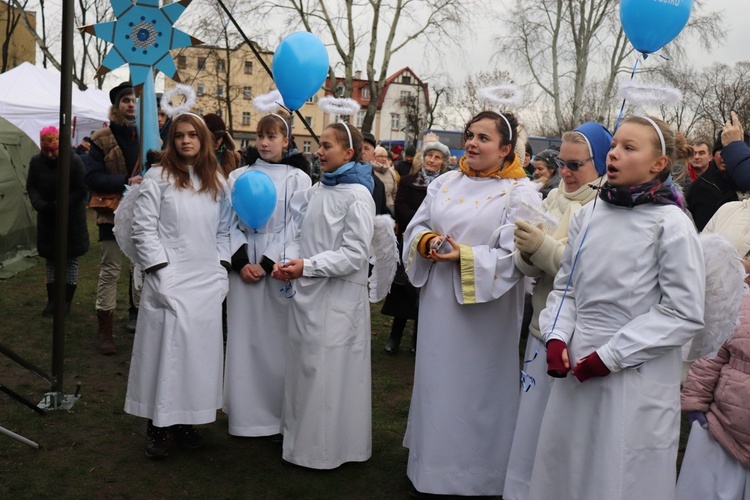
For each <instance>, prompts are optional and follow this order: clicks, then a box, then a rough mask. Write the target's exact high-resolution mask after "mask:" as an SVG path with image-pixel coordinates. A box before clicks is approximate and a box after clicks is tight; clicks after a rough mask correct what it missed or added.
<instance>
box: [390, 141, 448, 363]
mask: <svg viewBox="0 0 750 500" xmlns="http://www.w3.org/2000/svg"><path fill="white" fill-rule="evenodd" d="M422 156H423V158H424V161H423V165H422V168H420V170H419V171H418V172H417V173H414V174H410V175H407V176H405V177H403V178H402V179H401V182H400V183H399V185H398V192H397V193H396V225H397V227H398V244H399V251H400V252H403V235H404V230H405V229H406V228H407V226H408V225H409V222H411V219H412V217H414V214H415V213H417V210H418V209H419V207H420V206H421V205H422V201H423V200H424V199H425V196H427V188H428V187H429V185H430V183H431V182H432V181H434V180H435V179H437V178H438V176H439V175H440V174H442V173H443V172H445V171H446V170H447V169H448V158H449V157H450V150H449V149H448V146H446V145H445V144H442V143H440V142H439V141H435V142H428V143H426V144H425V145H424V147H423V149H422ZM381 313H382V314H385V315H386V316H393V323H392V325H391V334H390V337H389V338H388V342H387V343H386V344H385V352H387V353H388V354H396V353H397V352H398V348H399V346H400V344H401V337H402V336H403V334H404V328H406V321H407V320H409V319H412V320H414V334H413V335H412V339H411V352H412V353H414V352H416V349H417V326H418V325H417V323H418V321H417V320H418V315H419V290H417V289H416V288H415V287H414V285H412V284H411V282H410V281H409V277H408V276H407V275H406V271H405V270H404V265H403V262H399V264H398V270H397V271H396V278H395V279H394V281H393V285H391V291H390V292H389V293H388V296H387V297H386V298H385V303H384V304H383V310H382V311H381Z"/></svg>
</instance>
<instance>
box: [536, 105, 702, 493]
mask: <svg viewBox="0 0 750 500" xmlns="http://www.w3.org/2000/svg"><path fill="white" fill-rule="evenodd" d="M677 149H679V148H678V146H677V145H676V144H675V134H674V132H673V131H672V130H671V129H670V128H669V127H668V126H667V125H666V124H665V123H664V122H663V121H661V120H659V119H658V118H653V117H645V116H631V117H628V118H626V119H624V120H623V122H622V124H621V125H620V128H619V129H618V130H617V132H616V133H615V135H614V138H613V139H612V144H611V147H610V150H609V153H608V155H607V171H606V173H607V182H606V183H605V184H604V186H602V187H601V188H599V198H600V199H598V200H594V202H591V203H589V204H587V205H586V206H585V207H583V208H581V209H580V210H578V212H576V213H575V214H574V215H573V219H572V221H571V223H570V229H569V231H568V242H567V245H566V247H565V251H564V253H563V257H562V261H561V266H560V271H559V272H558V273H557V275H556V277H555V282H554V288H553V290H552V292H550V295H549V297H548V299H547V307H546V308H545V309H544V310H543V311H542V313H541V315H540V318H539V327H540V331H541V332H543V335H544V338H545V341H546V346H547V365H548V370H547V373H548V374H550V375H551V376H553V377H557V378H558V379H557V380H555V381H554V382H553V384H552V390H551V393H550V397H549V400H548V402H547V407H546V409H545V412H544V417H543V419H542V425H541V430H540V432H539V439H538V445H537V450H536V457H535V460H534V469H533V472H532V476H531V487H530V490H529V499H532V500H547V499H550V498H576V499H580V500H586V499H590V500H599V499H602V498H606V499H630V498H648V499H665V498H674V492H675V482H676V477H675V476H676V470H675V469H676V467H675V463H676V459H677V447H678V442H679V433H680V414H679V411H680V406H679V397H680V378H681V372H682V370H681V366H682V352H681V347H682V345H684V344H685V343H686V342H688V341H689V340H691V339H692V338H693V337H694V336H695V335H696V334H697V333H698V332H699V331H700V329H701V328H703V310H704V294H705V279H706V278H705V265H704V261H703V250H702V248H701V244H700V242H699V240H698V235H697V233H696V231H695V228H694V226H693V224H692V223H691V221H690V219H689V218H688V217H687V216H686V215H685V213H684V212H683V210H682V200H681V198H680V196H679V192H678V190H677V188H676V187H674V185H672V184H671V182H670V181H669V180H668V177H669V169H670V167H671V165H672V162H673V161H674V157H675V151H676V150H677ZM574 262H575V265H574ZM571 370H572V375H573V376H572V377H568V376H567V375H568V372H570V371H571Z"/></svg>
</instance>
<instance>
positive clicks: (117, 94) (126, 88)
mask: <svg viewBox="0 0 750 500" xmlns="http://www.w3.org/2000/svg"><path fill="white" fill-rule="evenodd" d="M132 93H133V84H132V83H130V82H122V83H121V84H120V85H118V86H117V87H115V88H113V89H112V90H110V91H109V100H110V102H111V103H112V105H113V106H119V105H120V99H122V98H123V97H125V96H126V95H129V94H132Z"/></svg>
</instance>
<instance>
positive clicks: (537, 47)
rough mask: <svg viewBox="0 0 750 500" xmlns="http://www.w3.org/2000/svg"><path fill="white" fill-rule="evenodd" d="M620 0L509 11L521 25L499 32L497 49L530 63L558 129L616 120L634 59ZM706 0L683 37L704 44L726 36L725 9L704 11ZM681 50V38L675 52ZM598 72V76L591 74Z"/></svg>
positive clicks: (547, 3)
mask: <svg viewBox="0 0 750 500" xmlns="http://www.w3.org/2000/svg"><path fill="white" fill-rule="evenodd" d="M618 4H619V2H618V1H617V0H519V1H517V2H515V3H514V4H513V6H512V7H511V8H510V9H509V11H508V16H507V17H508V22H510V23H511V24H513V25H514V26H516V27H517V30H514V31H513V32H512V33H511V34H509V35H507V36H504V37H500V38H498V39H497V42H498V48H499V51H498V54H502V55H503V56H506V57H507V56H510V57H511V59H512V60H514V61H516V62H517V63H519V64H520V65H521V67H523V68H525V69H528V71H529V73H530V74H531V79H532V82H533V83H534V85H535V87H536V88H537V89H538V90H539V92H540V93H541V95H542V96H544V97H546V99H547V101H548V102H551V105H552V108H553V113H554V117H555V122H556V125H557V128H558V131H559V132H562V131H563V130H568V129H570V128H572V127H574V126H576V125H577V124H579V123H580V122H581V121H583V120H585V119H587V118H589V117H595V118H597V119H602V120H603V121H605V122H607V123H611V121H612V119H613V116H614V113H613V112H612V109H613V104H614V103H613V98H614V93H615V84H616V80H617V78H618V76H619V75H621V74H623V73H628V72H630V70H631V65H632V63H629V61H628V60H629V59H630V60H632V61H633V62H634V61H635V57H634V56H635V54H634V49H633V48H632V46H631V45H630V44H629V42H628V41H627V38H626V37H625V34H624V33H623V30H622V27H621V25H620V20H619V15H618V10H617V6H618ZM701 4H702V2H696V5H695V7H694V9H695V12H694V14H693V16H692V18H691V22H690V23H689V24H688V27H687V28H686V29H685V30H683V33H684V34H683V35H682V38H683V39H685V37H689V36H694V35H697V36H698V37H699V38H700V41H701V42H702V44H703V45H704V46H707V47H710V46H711V44H713V43H716V42H717V41H721V39H722V36H723V32H722V31H721V30H720V29H719V26H720V21H721V15H720V14H717V13H711V14H708V15H702V14H701V12H700V11H701ZM679 56H680V49H679V44H678V45H677V47H676V48H675V49H674V51H673V57H679ZM592 74H595V76H592Z"/></svg>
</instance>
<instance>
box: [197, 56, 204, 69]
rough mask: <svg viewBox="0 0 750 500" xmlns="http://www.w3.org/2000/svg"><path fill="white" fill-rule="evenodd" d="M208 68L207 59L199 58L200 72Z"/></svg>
mask: <svg viewBox="0 0 750 500" xmlns="http://www.w3.org/2000/svg"><path fill="white" fill-rule="evenodd" d="M205 67H206V58H205V57H199V58H198V71H200V70H202V69H204V68H205Z"/></svg>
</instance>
